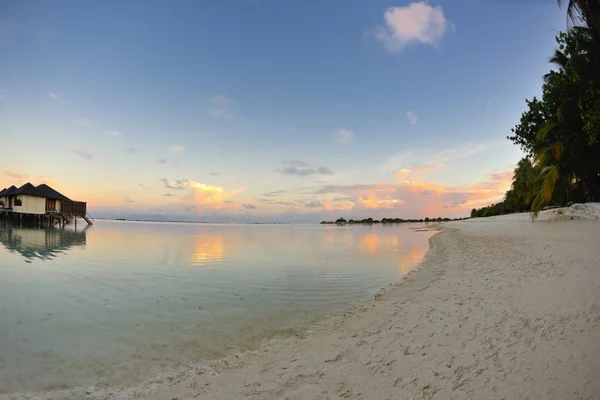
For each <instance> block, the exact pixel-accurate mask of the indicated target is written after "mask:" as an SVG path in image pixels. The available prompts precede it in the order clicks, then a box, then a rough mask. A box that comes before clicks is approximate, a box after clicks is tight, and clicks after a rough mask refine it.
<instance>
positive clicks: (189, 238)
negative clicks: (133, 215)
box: [0, 221, 434, 392]
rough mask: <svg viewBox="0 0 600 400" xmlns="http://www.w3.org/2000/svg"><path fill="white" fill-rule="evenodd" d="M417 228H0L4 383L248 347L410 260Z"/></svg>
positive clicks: (420, 248)
mask: <svg viewBox="0 0 600 400" xmlns="http://www.w3.org/2000/svg"><path fill="white" fill-rule="evenodd" d="M411 228H417V229H421V228H423V225H409V224H407V225H397V226H396V225H395V226H352V227H348V226H321V225H233V224H227V225H217V224H184V223H147V222H128V221H123V222H122V221H97V223H96V224H94V226H93V227H92V228H91V229H89V230H88V231H87V232H86V231H79V232H75V231H72V230H61V229H48V230H46V229H34V228H27V227H20V226H19V227H16V226H15V227H2V226H0V242H1V243H2V244H3V246H0V276H2V279H0V321H1V322H0V333H1V334H0V392H2V390H3V389H4V390H5V391H14V390H40V389H43V388H47V387H50V386H52V387H65V388H68V387H73V386H79V385H87V384H90V385H92V384H97V383H102V384H104V383H105V384H116V385H119V384H130V383H135V382H139V381H141V380H144V379H148V378H150V377H152V376H155V375H156V374H158V373H161V372H163V371H164V370H165V369H169V368H173V367H176V366H180V365H190V364H193V363H197V362H198V360H207V359H214V358H221V357H224V356H226V355H229V354H232V353H235V352H238V351H239V352H243V351H246V350H249V349H256V348H257V347H258V345H259V343H260V342H262V341H264V340H267V339H270V338H274V337H278V336H279V335H281V334H289V333H290V332H292V331H293V329H296V328H298V327H300V329H303V327H304V326H305V322H307V321H310V320H312V319H314V318H317V317H320V316H322V315H324V314H327V313H331V312H334V311H336V310H339V309H344V308H347V307H349V306H351V305H353V304H356V302H358V301H362V300H364V299H366V298H369V297H370V296H373V295H374V294H375V293H377V292H378V291H379V290H380V288H381V287H383V286H385V285H387V284H389V283H390V282H393V281H395V280H397V279H398V278H399V277H400V276H401V275H402V274H404V273H406V272H407V271H408V270H410V268H412V267H413V266H414V264H416V263H418V262H419V261H420V259H421V258H422V256H423V255H424V254H425V252H426V251H427V248H428V244H427V241H428V239H429V237H431V235H433V233H434V232H428V231H425V232H420V231H415V230H412V229H411ZM421 230H422V229H421ZM84 246H85V251H74V250H73V249H75V248H79V247H84ZM5 248H6V249H5ZM65 252H69V254H68V257H65V256H63V257H60V262H58V261H57V262H52V263H47V262H45V261H44V260H47V259H53V258H55V257H56V256H58V255H63V254H64V253H65ZM23 257H24V258H25V260H26V261H27V262H30V263H31V264H28V265H27V267H26V268H23V265H22V262H23ZM42 264H43V265H42ZM42 266H43V268H41V267H42ZM17 338H26V340H21V339H17ZM9 360H10V362H9ZM8 365H10V368H8V367H5V368H3V366H8ZM98 371H102V374H101V375H99V373H98ZM123 371H127V373H123ZM3 385H4V386H3Z"/></svg>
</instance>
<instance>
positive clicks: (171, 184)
mask: <svg viewBox="0 0 600 400" xmlns="http://www.w3.org/2000/svg"><path fill="white" fill-rule="evenodd" d="M159 182H162V183H164V184H165V187H166V188H167V189H175V190H184V189H186V188H189V187H190V182H191V181H189V180H187V179H178V180H174V181H169V180H168V179H167V178H160V179H159Z"/></svg>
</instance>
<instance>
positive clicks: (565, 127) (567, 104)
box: [475, 0, 600, 216]
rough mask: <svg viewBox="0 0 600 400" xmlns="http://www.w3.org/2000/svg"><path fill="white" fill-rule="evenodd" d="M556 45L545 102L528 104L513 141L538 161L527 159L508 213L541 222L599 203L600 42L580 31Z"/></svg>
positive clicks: (579, 4)
mask: <svg viewBox="0 0 600 400" xmlns="http://www.w3.org/2000/svg"><path fill="white" fill-rule="evenodd" d="M596 2H597V4H596V6H598V5H600V1H598V0H596ZM575 3H577V4H575ZM584 3H585V4H584ZM568 7H569V8H571V10H572V12H580V11H577V10H582V9H585V8H586V7H591V3H590V2H579V1H578V2H573V1H571V2H569V6H568ZM572 7H575V8H572ZM592 8H593V7H592ZM599 9H600V7H596V10H599ZM585 12H586V13H588V14H589V12H591V11H590V9H587V11H585ZM579 15H583V14H579ZM589 15H591V14H589ZM598 15H600V14H598ZM586 18H587V17H586ZM586 18H583V21H588V19H586ZM588 25H589V24H588ZM556 41H557V43H558V49H557V50H556V52H555V54H554V55H553V56H552V58H551V59H550V62H551V63H552V64H554V66H555V68H556V69H555V70H553V71H551V72H550V73H548V74H546V75H545V76H544V84H543V87H542V98H541V99H537V98H534V99H533V100H531V101H527V106H528V109H527V111H525V112H524V113H523V114H522V116H521V120H520V121H519V124H517V126H515V128H514V129H513V130H512V133H513V135H512V136H509V137H508V139H510V140H511V141H512V142H513V143H515V144H517V145H518V146H520V147H521V149H523V150H524V151H525V152H526V153H527V155H528V157H527V158H526V159H527V160H529V158H530V157H533V158H534V163H533V166H531V165H529V166H527V165H526V164H525V160H526V159H523V160H521V162H520V163H519V166H518V167H517V170H515V176H514V182H513V186H512V188H511V191H509V192H507V194H506V197H505V200H504V202H505V203H506V210H507V211H509V212H510V211H526V210H531V211H532V212H533V214H534V216H537V215H538V213H539V211H540V210H542V209H543V208H544V207H545V206H547V205H557V206H563V205H567V204H569V203H571V202H586V201H598V200H600V162H599V160H600V42H599V41H597V40H596V38H595V37H594V33H593V31H592V30H590V29H588V28H586V27H581V26H579V27H574V28H572V29H571V30H570V31H569V32H568V33H560V34H559V35H558V36H557V38H556ZM528 162H529V164H531V162H530V161H528ZM475 214H479V212H476V213H475Z"/></svg>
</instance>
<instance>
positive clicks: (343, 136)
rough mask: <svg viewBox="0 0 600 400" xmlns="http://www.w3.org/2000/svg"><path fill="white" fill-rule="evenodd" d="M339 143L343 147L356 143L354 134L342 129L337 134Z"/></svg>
mask: <svg viewBox="0 0 600 400" xmlns="http://www.w3.org/2000/svg"><path fill="white" fill-rule="evenodd" d="M335 135H336V137H337V139H336V140H337V142H338V143H339V144H341V145H342V146H348V145H350V144H352V143H354V133H353V132H350V131H349V130H346V129H340V130H339V131H337V132H336V133H335Z"/></svg>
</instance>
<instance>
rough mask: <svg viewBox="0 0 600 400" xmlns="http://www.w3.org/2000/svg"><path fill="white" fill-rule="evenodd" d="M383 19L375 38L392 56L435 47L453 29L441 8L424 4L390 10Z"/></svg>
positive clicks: (422, 2) (412, 4)
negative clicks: (415, 45)
mask: <svg viewBox="0 0 600 400" xmlns="http://www.w3.org/2000/svg"><path fill="white" fill-rule="evenodd" d="M383 17H384V20H385V26H384V27H381V28H380V29H379V30H378V32H377V38H378V39H379V40H381V41H382V42H383V43H384V45H385V47H386V49H388V50H389V51H392V52H400V51H402V49H404V48H405V47H406V46H408V45H409V44H412V43H421V44H429V45H431V46H434V47H437V46H439V44H440V42H441V40H442V38H443V37H444V35H445V34H446V33H447V32H448V31H450V30H452V29H453V27H454V26H453V25H452V23H451V22H450V21H448V20H447V19H446V17H445V16H444V12H443V11H442V8H441V7H440V6H437V7H433V6H430V5H429V4H427V3H426V2H424V1H420V2H415V3H411V4H409V5H408V6H406V7H392V8H389V9H387V10H386V12H385V14H384V16H383ZM415 122H416V121H415Z"/></svg>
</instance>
